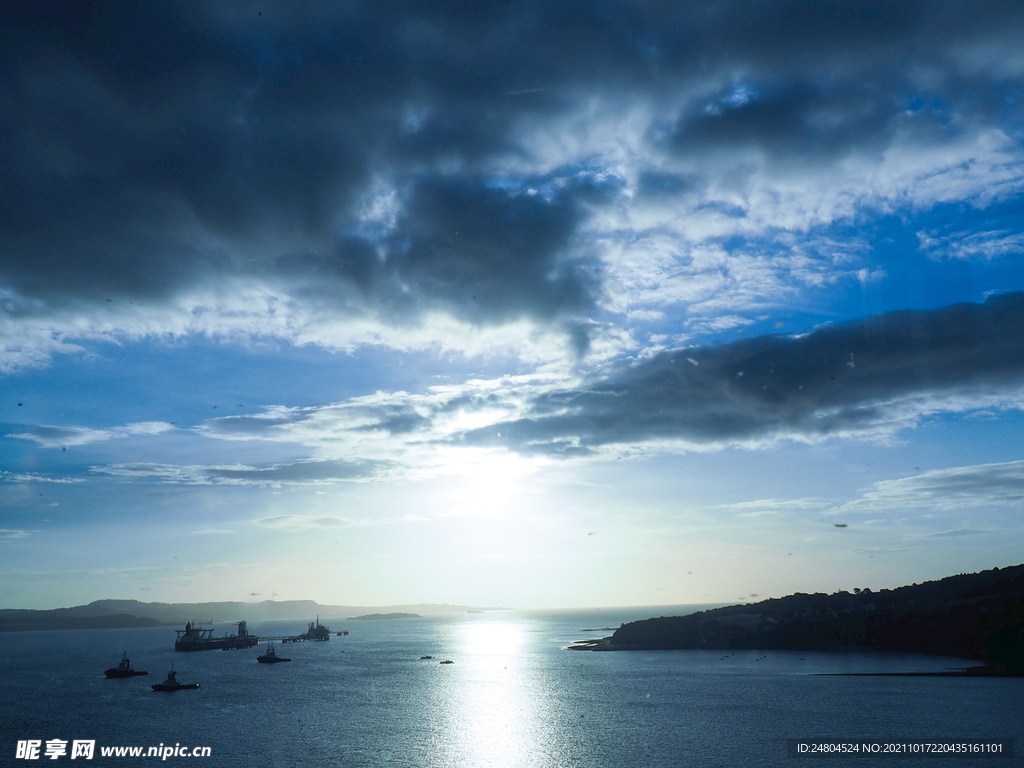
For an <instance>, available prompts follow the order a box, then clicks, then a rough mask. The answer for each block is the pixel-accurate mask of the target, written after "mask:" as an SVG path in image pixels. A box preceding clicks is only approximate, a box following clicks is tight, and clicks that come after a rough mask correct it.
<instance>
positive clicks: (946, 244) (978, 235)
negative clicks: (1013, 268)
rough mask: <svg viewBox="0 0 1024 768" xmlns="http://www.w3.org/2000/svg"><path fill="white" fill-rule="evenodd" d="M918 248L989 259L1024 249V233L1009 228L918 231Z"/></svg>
mask: <svg viewBox="0 0 1024 768" xmlns="http://www.w3.org/2000/svg"><path fill="white" fill-rule="evenodd" d="M917 237H918V240H919V241H920V244H921V245H920V247H921V250H922V251H924V252H925V253H927V254H928V255H929V256H931V257H932V258H949V259H962V260H965V261H969V260H974V259H984V260H989V261H990V260H992V259H996V258H999V257H1002V256H1010V255H1020V254H1021V253H1024V234H1020V233H1018V232H1012V231H1010V230H993V231H987V232H958V233H956V234H952V235H941V234H938V233H927V232H918V233H917Z"/></svg>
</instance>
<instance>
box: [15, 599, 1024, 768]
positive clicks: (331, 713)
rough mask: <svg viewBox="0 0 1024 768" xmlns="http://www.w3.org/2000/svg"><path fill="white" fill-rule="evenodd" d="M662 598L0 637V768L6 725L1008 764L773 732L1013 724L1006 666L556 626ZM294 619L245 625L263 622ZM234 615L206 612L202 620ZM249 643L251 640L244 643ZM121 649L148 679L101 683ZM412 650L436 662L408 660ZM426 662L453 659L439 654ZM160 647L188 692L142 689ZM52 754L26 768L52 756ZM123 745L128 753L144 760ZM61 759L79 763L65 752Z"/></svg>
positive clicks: (402, 754) (437, 758) (676, 760)
mask: <svg viewBox="0 0 1024 768" xmlns="http://www.w3.org/2000/svg"><path fill="white" fill-rule="evenodd" d="M663 612H665V611H664V609H656V610H655V611H654V612H652V611H651V610H650V609H625V610H614V609H608V610H602V611H579V612H564V611H563V612H547V613H545V612H513V611H509V612H488V613H482V614H463V615H452V616H445V617H436V618H422V619H407V620H398V621H343V620H341V619H330V620H327V619H325V620H324V623H326V624H328V625H329V626H331V628H332V629H335V630H337V629H347V630H348V631H349V632H350V634H349V636H348V637H332V638H331V640H330V642H327V643H304V644H295V645H284V646H279V647H278V650H279V652H280V653H281V655H284V656H287V657H290V658H291V659H292V662H291V663H290V664H278V665H263V664H257V663H256V656H257V655H258V654H259V653H261V652H262V650H258V649H250V650H245V651H231V652H224V651H208V652H202V653H190V654H182V653H174V652H173V650H172V647H173V641H174V632H173V630H172V629H170V628H158V629H144V630H92V631H69V632H51V633H42V632H24V633H20V632H19V633H3V634H0V681H2V685H0V733H3V734H4V736H3V741H2V743H0V765H8V764H10V765H19V764H20V765H23V766H24V765H29V764H33V763H30V762H28V761H24V760H15V759H14V755H15V745H16V741H17V740H19V739H41V740H43V741H45V740H47V739H54V738H60V739H66V740H68V741H70V740H72V739H95V740H96V744H97V755H96V757H95V759H94V761H93V763H94V764H97V763H98V764H102V765H117V764H140V760H138V759H136V760H131V759H128V758H122V759H120V760H119V759H115V758H101V757H100V755H99V753H98V748H99V747H100V746H121V745H124V746H131V745H138V746H147V747H148V746H156V745H158V744H161V743H163V744H172V745H173V744H175V743H179V744H183V745H189V746H195V745H200V746H209V747H211V749H212V756H211V757H209V758H205V759H202V760H196V759H192V758H169V759H168V760H167V762H168V763H170V764H174V763H181V762H189V763H194V764H197V765H201V766H207V767H208V768H213V767H214V766H243V765H244V766H295V765H323V766H345V767H351V768H357V767H362V766H416V767H417V768H420V767H423V768H435V767H436V768H503V767H505V766H507V767H508V768H513V767H514V768H530V767H532V766H536V767H537V768H541V767H544V768H548V767H551V768H555V767H558V768H561V767H563V766H564V767H567V768H568V767H570V766H572V767H579V768H605V767H607V768H617V767H618V766H623V767H624V768H625V767H627V766H629V767H632V766H636V767H637V768H653V767H655V766H708V767H712V766H762V765H763V766H783V765H785V766H791V767H792V768H811V767H812V766H817V765H849V766H850V767H851V768H853V767H854V766H857V767H858V768H864V767H866V766H875V765H878V766H887V767H888V768H896V767H897V766H899V765H903V764H905V763H910V764H911V765H914V766H920V768H925V766H932V765H935V766H944V765H949V766H960V767H961V768H967V766H970V765H979V764H980V765H987V766H992V768H998V766H1011V765H1020V764H1021V763H1022V762H1024V761H1022V759H1021V758H1020V757H1016V758H1012V759H1007V758H1002V759H985V760H981V759H977V758H959V759H958V758H944V759H937V758H923V759H912V760H907V759H904V760H899V759H877V758H876V759H864V758H856V759H853V760H852V762H850V761H849V760H848V759H843V758H833V759H799V758H788V757H787V756H786V740H787V739H788V738H810V737H836V738H849V739H854V738H856V739H867V738H870V739H874V740H903V741H906V740H934V739H940V738H941V739H946V740H950V739H964V738H972V739H977V738H986V739H1009V738H1015V739H1017V744H1018V745H1019V746H1018V753H1020V752H1024V725H1022V720H1024V718H1022V714H1024V679H1019V678H1018V679H998V678H989V679H985V678H979V679H957V678H898V677H820V676H817V675H816V674H815V673H836V672H872V671H938V670H942V669H944V668H947V667H956V666H963V665H964V664H965V662H963V661H961V660H956V659H943V658H935V657H924V656H909V655H898V654H894V655H888V654H872V653H852V654H825V653H817V654H816V653H791V652H778V651H767V652H758V651H749V652H748V651H740V652H734V653H732V654H730V655H728V656H726V655H725V653H724V652H719V651H663V652H633V653H574V652H569V651H565V650H563V648H564V647H565V646H566V645H568V644H570V643H572V642H573V641H576V640H580V639H584V638H593V637H602V636H604V635H607V634H610V631H590V632H586V631H584V630H601V629H603V628H614V627H617V626H618V625H619V624H620V623H622V622H623V621H632V620H634V619H637V618H648V617H649V616H651V615H660V614H661V613H663ZM304 628H305V627H304V625H303V624H302V623H301V622H263V623H260V624H256V623H253V624H250V631H253V632H256V633H258V634H263V635H286V634H294V633H297V632H300V631H302V630H303V629H304ZM229 630H233V626H232V625H227V624H225V625H217V632H216V634H223V633H226V632H228V631H229ZM260 648H261V649H262V648H263V646H261V647H260ZM122 650H127V651H128V655H129V656H130V657H131V659H132V663H133V666H135V667H136V668H138V669H146V670H148V671H149V673H150V674H149V676H148V677H136V678H131V679H128V680H107V679H106V678H104V677H103V670H104V669H106V668H107V667H110V666H115V665H116V663H117V661H118V660H119V659H120V657H121V651H122ZM424 655H429V656H434V657H436V658H435V659H434V660H421V659H420V657H421V656H424ZM441 659H451V660H452V661H454V662H455V663H454V664H447V665H441V664H439V663H438V661H439V660H441ZM172 662H174V664H175V669H176V670H177V671H178V679H179V680H180V681H181V682H197V683H200V684H201V685H202V688H200V689H199V690H194V691H180V692H177V693H172V694H168V693H156V692H153V691H151V690H150V687H149V686H150V684H152V683H154V682H159V681H161V680H162V679H163V677H164V675H165V673H166V672H167V670H168V669H169V668H170V665H171V663H172ZM68 760H69V758H68V757H64V758H60V759H58V760H56V761H50V760H43V761H40V762H39V763H35V764H37V765H40V764H47V765H50V764H64V763H65V761H68ZM152 761H153V758H150V759H149V760H146V759H142V760H141V764H146V763H148V762H152ZM73 764H74V765H77V764H78V763H77V762H75V763H73Z"/></svg>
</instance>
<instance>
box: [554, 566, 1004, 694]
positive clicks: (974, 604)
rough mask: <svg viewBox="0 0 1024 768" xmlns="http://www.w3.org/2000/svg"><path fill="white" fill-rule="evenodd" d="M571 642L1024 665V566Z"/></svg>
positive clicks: (628, 627)
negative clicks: (894, 654) (921, 656)
mask: <svg viewBox="0 0 1024 768" xmlns="http://www.w3.org/2000/svg"><path fill="white" fill-rule="evenodd" d="M570 648H571V649H572V650H593V651H630V650H697V649H709V650H710V649H717V650H730V649H736V650H740V649H745V650H793V651H835V650H887V651H900V652H905V653H927V654H934V655H940V656H957V657H961V658H966V659H974V660H976V661H979V662H983V663H984V666H979V667H973V668H970V669H963V670H951V671H949V672H946V673H906V674H908V675H911V674H913V675H914V676H920V675H930V676H978V675H985V676H992V675H997V676H1021V675H1022V674H1024V565H1017V566H1013V567H1010V568H1003V569H999V568H994V569H992V570H990V571H982V572H981V573H974V574H961V575H959V576H950V577H948V578H945V579H941V580H939V581H930V582H926V583H924V584H914V585H912V586H908V587H900V588H898V589H892V590H889V589H884V590H881V591H878V592H872V591H871V590H869V589H865V590H857V591H856V593H854V594H851V593H849V592H836V593H834V594H831V595H826V594H822V593H817V594H813V595H807V594H802V593H797V594H794V595H789V596H787V597H782V598H775V599H770V600H762V601H761V602H759V603H753V604H748V605H733V606H727V607H724V608H716V609H713V610H709V611H701V612H699V613H693V614H690V615H688V616H670V617H661V618H654V619H646V620H643V621H634V622H630V623H629V624H623V625H622V626H621V627H619V628H618V629H617V630H615V633H614V634H613V635H611V637H605V638H602V639H600V640H591V641H584V642H580V643H577V644H576V645H573V646H570Z"/></svg>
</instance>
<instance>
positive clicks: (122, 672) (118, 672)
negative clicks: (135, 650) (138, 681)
mask: <svg viewBox="0 0 1024 768" xmlns="http://www.w3.org/2000/svg"><path fill="white" fill-rule="evenodd" d="M103 674H104V675H106V676H107V677H135V676H136V675H148V674H149V672H143V671H142V670H139V669H132V663H131V661H130V660H129V659H128V651H125V652H124V653H123V654H121V661H120V662H119V663H118V665H117V666H116V667H111V668H110V669H108V670H106V671H105V672H104V673H103Z"/></svg>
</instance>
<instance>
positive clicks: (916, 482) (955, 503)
mask: <svg viewBox="0 0 1024 768" xmlns="http://www.w3.org/2000/svg"><path fill="white" fill-rule="evenodd" d="M1022 501H1024V461H1010V462H1004V463H1001V464H978V465H974V466H966V467H952V468H950V469H936V470H932V471H929V472H924V473H922V474H920V475H913V476H911V477H903V478H898V479H895V480H882V481H880V482H878V483H875V484H874V485H873V486H872V487H871V488H870V489H869V490H868V491H866V492H865V493H864V494H863V495H862V496H861V497H860V498H859V499H854V500H853V501H850V502H847V503H846V504H843V505H841V506H838V507H835V508H834V509H832V510H830V511H829V512H830V514H836V515H846V514H877V513H890V514H892V513H899V512H901V511H903V510H922V509H935V510H946V511H949V510H959V509H966V508H972V507H1005V506H1014V505H1019V504H1020V503H1021V502H1022ZM963 530H964V531H969V529H963ZM971 533H973V532H971ZM935 535H939V534H935ZM941 535H943V536H955V535H968V534H967V533H956V532H946V533H943V534H941Z"/></svg>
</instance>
